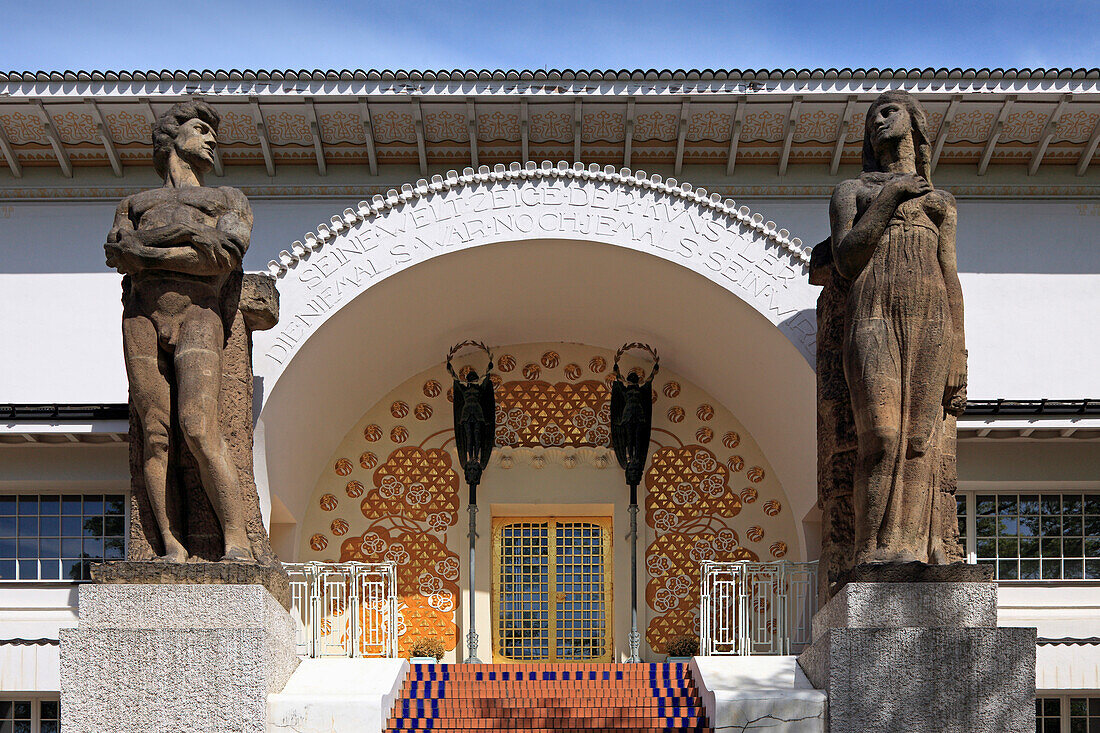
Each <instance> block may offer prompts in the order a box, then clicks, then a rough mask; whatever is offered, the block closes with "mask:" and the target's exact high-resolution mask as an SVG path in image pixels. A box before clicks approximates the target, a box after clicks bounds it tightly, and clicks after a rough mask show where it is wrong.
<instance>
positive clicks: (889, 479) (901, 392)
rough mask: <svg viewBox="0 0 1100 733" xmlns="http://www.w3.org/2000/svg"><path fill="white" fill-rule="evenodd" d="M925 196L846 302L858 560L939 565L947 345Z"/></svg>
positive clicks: (890, 232)
mask: <svg viewBox="0 0 1100 733" xmlns="http://www.w3.org/2000/svg"><path fill="white" fill-rule="evenodd" d="M930 195H934V194H930ZM923 198H924V197H921V198H916V199H910V200H907V201H905V202H903V203H902V204H901V205H900V206H898V208H897V210H896V211H895V212H894V215H893V217H892V218H891V220H890V222H889V224H888V225H887V227H886V230H885V231H884V232H883V234H882V237H881V239H880V240H879V242H878V244H877V246H876V247H875V251H874V254H873V255H872V257H871V259H870V261H869V262H868V263H867V265H866V266H865V267H864V268H863V270H862V272H860V274H859V275H858V276H857V277H856V279H855V280H854V281H853V282H852V286H851V290H850V291H849V294H848V302H847V319H846V321H847V329H846V333H845V343H844V347H845V348H844V353H845V358H844V372H845V375H846V376H847V381H848V386H849V389H850V391H851V396H852V407H853V413H854V417H855V421H856V432H857V434H858V435H859V443H860V456H859V459H858V461H857V466H856V471H855V473H856V476H855V486H854V487H853V488H854V491H853V502H854V504H855V512H856V516H857V517H862V518H863V521H858V520H857V523H856V538H855V544H856V554H857V558H858V559H857V562H858V561H860V560H861V559H862V560H872V561H874V560H879V561H882V560H887V561H899V560H902V561H904V560H920V561H924V562H936V561H939V562H942V561H943V560H942V559H939V558H934V557H932V556H933V555H935V554H937V553H942V548H937V547H934V546H933V545H934V544H938V542H936V540H937V539H938V538H937V535H938V532H935V531H933V525H934V524H935V523H936V521H937V520H936V517H935V514H936V512H935V504H936V496H937V493H938V489H939V487H938V479H939V478H940V462H941V459H942V457H941V448H942V447H943V446H942V443H943V440H944V435H945V431H944V429H943V428H944V410H943V403H942V400H943V394H944V389H945V386H946V383H947V376H948V370H949V368H950V364H951V357H952V346H953V344H954V342H955V339H954V331H953V326H952V319H951V312H950V306H949V303H948V295H947V289H946V286H945V283H944V276H943V272H942V269H941V265H940V260H939V230H938V228H937V226H936V225H935V224H934V223H933V222H932V220H931V219H929V217H928V214H927V212H926V211H925V206H924V204H923V203H922V200H923ZM879 450H881V451H883V453H884V456H882V457H883V458H885V460H879V454H878V451H879ZM876 528H877V531H876Z"/></svg>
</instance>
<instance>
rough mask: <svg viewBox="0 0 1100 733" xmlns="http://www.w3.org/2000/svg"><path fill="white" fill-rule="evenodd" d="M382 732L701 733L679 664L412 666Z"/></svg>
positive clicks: (697, 704)
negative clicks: (596, 732) (599, 732)
mask: <svg viewBox="0 0 1100 733" xmlns="http://www.w3.org/2000/svg"><path fill="white" fill-rule="evenodd" d="M387 730H388V731H421V730H446V731H462V730H522V731H531V732H535V731H555V732H558V731H586V732H588V733H591V731H594V730H612V731H615V732H616V733H643V732H644V733H655V732H656V731H671V730H677V731H697V732H699V733H703V732H707V733H709V731H710V728H709V723H708V721H707V720H706V718H705V716H704V713H703V707H702V702H701V701H700V699H699V695H698V691H697V689H696V687H695V683H694V680H693V679H692V678H691V672H690V669H689V668H688V667H687V666H686V665H680V664H575V663H566V664H515V665H493V664H474V665H468V664H461V665H444V664H436V665H415V666H414V667H413V669H412V670H411V671H410V674H409V677H408V679H407V680H406V681H405V683H404V685H403V686H402V689H401V696H400V697H399V698H398V700H397V702H396V703H395V705H394V709H393V711H392V713H391V716H390V718H389V719H388V721H387Z"/></svg>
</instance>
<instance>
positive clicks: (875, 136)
mask: <svg viewBox="0 0 1100 733" xmlns="http://www.w3.org/2000/svg"><path fill="white" fill-rule="evenodd" d="M890 148H897V150H898V154H899V155H901V156H912V157H913V159H914V161H915V163H916V167H917V173H919V174H920V175H921V176H923V177H924V178H925V179H926V180H928V181H931V180H932V170H931V167H932V166H931V158H932V146H931V145H930V144H929V142H928V116H927V115H926V114H925V111H924V107H922V106H921V104H920V102H918V101H917V99H916V97H914V96H913V95H912V94H910V93H909V92H906V91H904V90H901V89H895V90H892V91H889V92H883V93H882V94H880V95H878V97H877V98H876V99H875V101H874V102H871V107H870V108H869V109H868V110H867V119H866V121H865V123H864V130H863V170H864V172H874V171H882V170H883V169H884V166H883V165H882V164H881V163H880V161H881V159H882V156H883V152H884V151H886V150H888V149H890Z"/></svg>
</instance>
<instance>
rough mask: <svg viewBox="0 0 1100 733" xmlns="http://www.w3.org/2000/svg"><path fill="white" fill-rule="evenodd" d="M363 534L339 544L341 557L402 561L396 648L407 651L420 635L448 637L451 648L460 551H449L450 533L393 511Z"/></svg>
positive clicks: (455, 635)
mask: <svg viewBox="0 0 1100 733" xmlns="http://www.w3.org/2000/svg"><path fill="white" fill-rule="evenodd" d="M387 519H388V521H379V522H375V523H374V524H372V525H371V527H370V529H368V530H367V531H366V532H364V533H363V534H362V535H361V536H357V537H349V538H348V539H346V540H344V541H343V542H342V543H341V544H340V561H341V562H348V561H353V560H356V561H359V562H383V561H385V560H391V561H393V562H394V563H396V564H397V595H398V603H399V607H400V609H399V614H400V621H399V623H398V637H397V653H398V655H399V656H403V657H408V656H409V655H410V651H411V648H412V645H413V643H414V642H415V641H416V640H417V639H421V638H436V639H440V640H441V641H443V645H444V646H445V647H446V649H447V650H448V651H449V650H451V649H454V648H455V646H456V645H457V642H458V626H457V625H456V624H455V611H456V610H457V608H458V598H459V590H458V569H459V564H458V555H456V554H455V553H453V552H451V551H449V550H448V549H447V545H446V533H442V536H440V534H439V533H436V532H433V531H425V530H424V528H422V527H421V526H420V525H419V524H417V523H415V522H409V521H407V520H404V521H403V520H402V519H400V518H398V517H389V518H387ZM387 525H389V526H387Z"/></svg>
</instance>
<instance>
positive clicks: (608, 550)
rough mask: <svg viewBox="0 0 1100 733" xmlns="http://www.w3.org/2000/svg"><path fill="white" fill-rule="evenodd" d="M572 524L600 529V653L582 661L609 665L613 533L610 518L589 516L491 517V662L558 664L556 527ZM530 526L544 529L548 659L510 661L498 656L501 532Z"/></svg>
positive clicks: (611, 651) (611, 654)
mask: <svg viewBox="0 0 1100 733" xmlns="http://www.w3.org/2000/svg"><path fill="white" fill-rule="evenodd" d="M574 522H586V523H589V524H594V525H596V526H598V527H599V528H600V548H601V550H602V553H603V557H604V563H603V582H602V592H603V598H604V602H605V604H606V613H605V622H604V629H603V635H602V639H603V653H602V654H601V655H599V656H596V657H592V658H589V659H585V660H583V661H584V662H592V663H595V662H612V661H614V656H615V642H614V638H615V637H614V627H615V604H614V593H613V584H612V578H613V577H614V554H613V547H612V540H613V537H612V535H613V532H612V520H611V517H589V516H535V517H531V516H524V517H493V539H492V549H491V553H492V558H493V562H492V576H491V587H490V599H491V600H490V605H491V609H492V610H491V615H492V645H493V662H494V663H522V662H554V661H559V660H558V656H557V643H556V640H557V634H556V631H557V602H558V600H559V598H560V595H561V592H560V591H559V590H558V588H557V545H556V542H555V540H556V538H557V526H558V525H559V524H571V523H574ZM519 523H530V524H536V525H546V528H547V530H546V531H547V554H548V558H547V592H548V596H549V599H548V601H547V621H548V628H547V638H548V640H549V642H548V656H547V657H545V658H540V659H513V658H511V657H508V656H505V655H504V654H501V644H500V631H501V628H500V621H501V616H500V613H501V608H500V603H501V600H500V593H501V589H500V566H501V543H500V538H501V533H502V531H503V530H504V528H505V527H506V526H508V525H512V524H519ZM564 661H571V662H577V661H581V660H576V659H570V660H564Z"/></svg>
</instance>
